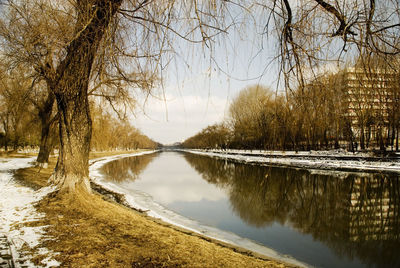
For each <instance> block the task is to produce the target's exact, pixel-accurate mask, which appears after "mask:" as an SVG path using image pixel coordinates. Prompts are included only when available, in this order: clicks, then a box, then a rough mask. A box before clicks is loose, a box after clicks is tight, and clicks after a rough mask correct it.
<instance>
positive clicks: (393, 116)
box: [183, 68, 400, 150]
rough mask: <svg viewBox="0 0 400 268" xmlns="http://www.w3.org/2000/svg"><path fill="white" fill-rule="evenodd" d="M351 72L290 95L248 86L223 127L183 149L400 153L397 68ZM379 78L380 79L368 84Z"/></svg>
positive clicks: (195, 138)
mask: <svg viewBox="0 0 400 268" xmlns="http://www.w3.org/2000/svg"><path fill="white" fill-rule="evenodd" d="M349 70H353V71H352V72H350V71H348V70H344V71H341V72H339V73H336V74H331V73H329V74H325V75H322V76H320V77H318V78H316V79H314V80H313V81H312V82H310V83H308V84H307V85H306V86H304V87H299V88H298V89H297V90H295V91H290V92H287V94H286V95H283V94H282V95H279V94H275V93H274V92H273V91H272V90H271V89H269V88H267V87H263V86H260V85H257V86H251V87H248V88H245V89H244V90H242V91H241V92H240V94H239V95H238V96H237V97H236V98H235V99H234V100H233V102H232V103H231V105H230V109H229V116H228V118H227V119H226V120H225V121H224V122H223V123H220V124H215V125H212V126H208V127H207V128H205V129H203V130H202V131H201V132H200V133H198V134H196V135H195V136H193V137H191V138H189V139H187V140H186V141H185V142H184V143H183V145H184V146H185V147H187V148H243V149H281V150H287V149H290V150H310V149H313V150H317V149H330V148H339V147H347V148H348V149H350V150H354V149H355V148H354V146H356V145H357V146H358V145H360V149H366V148H369V149H371V148H372V149H374V148H376V147H379V148H380V149H386V148H388V147H389V148H391V149H392V150H393V149H396V150H399V139H398V137H399V131H400V109H399V108H400V99H399V96H400V84H399V79H398V78H399V75H398V74H397V72H396V73H395V72H394V71H393V70H391V71H390V72H387V74H382V72H383V70H384V69H382V68H380V69H374V71H371V72H370V74H368V73H366V72H365V69H364V68H350V69H349ZM354 70H359V73H358V74H357V73H356V72H355V71H354ZM378 70H379V72H380V74H379V76H378V79H377V72H378ZM374 75H375V77H373V78H374V79H375V80H372V81H368V80H369V79H372V78H369V76H374ZM349 76H351V79H350V78H349ZM361 80H362V81H361Z"/></svg>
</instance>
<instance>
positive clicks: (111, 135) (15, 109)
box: [0, 70, 157, 151]
mask: <svg viewBox="0 0 400 268" xmlns="http://www.w3.org/2000/svg"><path fill="white" fill-rule="evenodd" d="M0 74H1V76H0V85H1V86H0V124H1V125H0V146H1V147H2V148H3V150H5V151H8V150H16V149H18V148H27V147H29V148H38V147H39V146H40V144H41V138H42V134H41V131H42V129H41V116H42V115H41V112H42V110H43V106H44V105H45V104H44V103H43V101H42V99H43V96H42V95H43V91H42V90H41V89H40V88H39V87H40V85H37V86H35V87H32V79H30V78H29V77H24V72H23V70H19V72H8V71H5V70H2V71H1V72H0ZM53 105H54V104H53V102H52V103H51V106H53ZM90 106H91V109H90V112H91V116H92V118H93V136H92V140H91V148H92V150H96V151H106V150H131V149H138V148H155V147H157V144H156V143H155V142H154V141H153V140H151V139H150V138H148V137H147V136H145V135H143V134H142V133H141V132H140V131H139V130H138V129H137V128H135V127H134V126H132V125H131V124H130V123H129V122H128V121H127V120H120V119H117V118H116V117H113V116H112V114H111V112H107V109H104V104H103V105H100V104H98V103H97V102H96V101H95V97H93V100H92V101H91V102H90ZM50 109H51V111H52V113H51V114H50V115H49V117H50V119H49V122H50V123H49V126H48V127H49V130H48V134H47V139H48V142H47V147H48V150H52V149H54V148H58V126H57V120H56V119H57V116H58V114H57V111H56V110H55V109H53V108H52V107H51V108H50Z"/></svg>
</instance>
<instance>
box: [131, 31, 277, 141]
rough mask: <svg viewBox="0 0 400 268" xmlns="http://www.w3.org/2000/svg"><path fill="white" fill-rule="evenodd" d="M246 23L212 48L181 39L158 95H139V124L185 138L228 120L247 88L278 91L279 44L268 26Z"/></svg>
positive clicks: (153, 134) (165, 136)
mask: <svg viewBox="0 0 400 268" xmlns="http://www.w3.org/2000/svg"><path fill="white" fill-rule="evenodd" d="M260 25H263V24H262V23H260ZM240 27H241V28H240V29H239V31H235V30H232V31H230V32H229V34H227V35H224V36H223V37H224V38H220V39H219V40H217V42H215V43H213V45H212V46H210V47H205V46H204V45H202V44H200V45H197V46H192V45H187V44H183V43H182V42H179V41H178V42H177V43H176V47H177V48H178V49H177V50H178V51H179V53H178V54H177V55H176V57H174V60H173V61H172V62H171V63H170V64H169V65H168V68H166V69H165V70H163V73H162V79H163V83H162V85H163V86H162V87H160V88H158V89H156V90H155V91H156V93H155V95H156V96H157V97H155V98H145V97H143V96H142V97H137V99H138V103H139V105H138V108H137V110H136V113H135V114H136V115H135V117H134V118H132V120H131V121H132V123H133V125H135V126H136V127H138V128H139V129H140V130H141V131H142V132H143V133H144V134H145V135H147V136H149V137H150V138H151V139H153V140H155V141H157V142H160V143H162V144H172V143H174V142H182V141H184V140H185V139H187V138H189V137H191V136H193V135H195V134H196V133H198V132H199V131H201V130H202V129H203V128H205V127H207V126H208V125H211V124H215V123H219V122H221V121H222V120H223V119H224V118H226V117H227V116H228V113H229V104H230V103H231V101H232V99H233V98H235V97H236V96H237V95H238V93H239V92H240V90H242V89H244V88H245V87H247V86H251V85H255V84H262V85H265V86H270V87H271V88H272V90H278V86H277V80H278V75H277V74H278V71H277V69H278V68H277V65H278V63H277V61H276V60H274V58H276V55H277V51H276V49H277V48H276V46H275V47H274V45H275V43H274V42H273V40H267V39H266V38H265V35H263V36H262V38H261V35H260V33H261V32H262V31H264V30H265V29H264V28H263V27H262V28H260V29H257V28H255V27H254V24H251V23H245V24H243V25H241V26H240ZM236 30H237V29H236ZM174 49H175V47H174Z"/></svg>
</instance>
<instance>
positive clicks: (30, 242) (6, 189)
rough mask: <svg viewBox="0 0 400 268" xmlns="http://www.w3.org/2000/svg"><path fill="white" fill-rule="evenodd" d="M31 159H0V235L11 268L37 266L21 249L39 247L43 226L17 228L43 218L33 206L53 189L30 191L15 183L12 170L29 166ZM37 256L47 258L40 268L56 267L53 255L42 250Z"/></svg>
mask: <svg viewBox="0 0 400 268" xmlns="http://www.w3.org/2000/svg"><path fill="white" fill-rule="evenodd" d="M33 161H34V158H32V157H31V158H0V189H1V194H0V223H1V224H0V235H5V236H7V238H8V241H9V243H10V244H11V251H12V255H13V258H14V262H15V267H21V266H23V267H38V266H35V265H34V264H33V263H32V262H30V258H32V256H30V255H29V253H28V252H25V251H24V250H23V246H24V245H25V246H28V247H29V248H33V247H35V246H37V245H39V240H40V239H41V238H42V237H43V233H44V230H43V229H44V228H45V226H40V227H28V226H18V225H19V224H20V223H25V222H32V221H37V220H39V219H41V218H43V217H44V216H45V215H44V214H41V213H38V212H37V211H36V209H35V208H34V203H35V202H37V201H39V200H40V199H42V198H43V197H44V196H45V195H46V194H48V193H50V192H51V191H52V190H53V189H52V188H51V187H45V188H42V189H40V190H39V191H34V190H33V189H31V188H29V187H25V186H22V185H20V184H19V183H18V182H16V181H15V180H14V178H13V171H14V170H17V169H20V168H25V167H29V166H31V165H32V164H31V163H32V162H33ZM40 253H41V254H46V255H48V256H50V257H49V258H47V259H46V260H45V261H43V263H44V266H43V267H54V266H59V263H58V262H57V261H55V260H52V259H51V256H52V255H54V253H52V252H50V251H49V250H48V249H46V248H41V249H40Z"/></svg>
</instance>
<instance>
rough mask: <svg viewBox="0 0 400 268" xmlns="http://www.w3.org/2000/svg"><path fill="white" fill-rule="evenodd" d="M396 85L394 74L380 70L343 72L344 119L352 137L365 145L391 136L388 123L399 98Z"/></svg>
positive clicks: (351, 69)
mask: <svg viewBox="0 0 400 268" xmlns="http://www.w3.org/2000/svg"><path fill="white" fill-rule="evenodd" d="M396 81H397V78H396V73H394V72H392V71H388V70H383V69H368V70H367V69H364V68H354V67H353V68H348V69H346V70H345V71H344V72H343V84H342V87H343V92H344V96H345V105H346V107H347V113H346V117H347V118H348V119H349V122H350V124H351V128H352V132H353V135H354V136H355V137H356V138H358V139H360V138H361V139H362V140H363V141H364V140H365V142H366V144H367V145H368V143H369V141H371V142H374V141H378V139H379V138H382V139H384V138H387V137H388V136H389V137H390V136H391V135H392V133H391V131H392V129H391V128H390V127H389V123H390V120H391V119H393V118H392V117H393V115H394V113H395V112H396V111H395V109H396V108H397V107H395V106H394V103H395V100H396V101H398V95H399V92H398V85H397V83H396ZM361 136H362V137H361Z"/></svg>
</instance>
